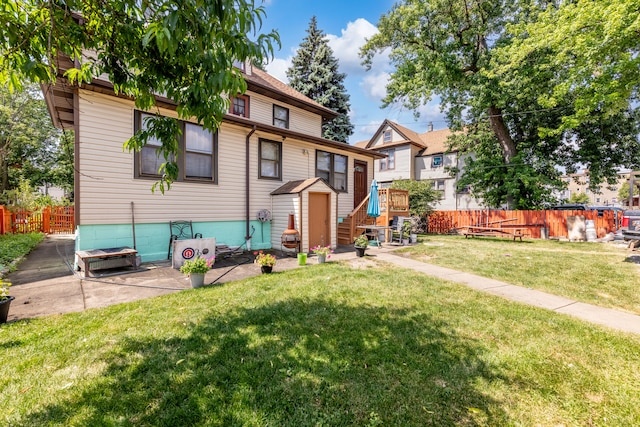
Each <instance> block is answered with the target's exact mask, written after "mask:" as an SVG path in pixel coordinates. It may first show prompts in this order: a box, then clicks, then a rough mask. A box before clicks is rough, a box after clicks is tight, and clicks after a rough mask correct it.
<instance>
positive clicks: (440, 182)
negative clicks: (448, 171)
mask: <svg viewBox="0 0 640 427" xmlns="http://www.w3.org/2000/svg"><path fill="white" fill-rule="evenodd" d="M433 189H434V190H436V191H441V192H442V194H443V195H444V179H436V180H435V181H433Z"/></svg>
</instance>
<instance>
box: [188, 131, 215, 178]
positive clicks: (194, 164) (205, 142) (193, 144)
mask: <svg viewBox="0 0 640 427" xmlns="http://www.w3.org/2000/svg"><path fill="white" fill-rule="evenodd" d="M182 134H183V135H184V151H185V153H184V175H185V178H186V179H198V180H206V181H213V172H214V169H213V160H214V143H213V135H211V132H209V131H208V130H206V129H204V128H203V127H202V126H199V125H195V124H193V123H187V122H184V128H183V131H182Z"/></svg>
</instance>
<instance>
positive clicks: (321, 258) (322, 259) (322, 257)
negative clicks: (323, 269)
mask: <svg viewBox="0 0 640 427" xmlns="http://www.w3.org/2000/svg"><path fill="white" fill-rule="evenodd" d="M326 261H327V256H326V255H322V254H318V264H324V263H325V262H326Z"/></svg>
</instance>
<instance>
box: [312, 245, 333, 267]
mask: <svg viewBox="0 0 640 427" xmlns="http://www.w3.org/2000/svg"><path fill="white" fill-rule="evenodd" d="M311 252H313V253H314V254H316V255H317V256H318V264H322V263H323V262H325V261H326V260H327V259H329V258H331V254H332V253H333V249H331V246H320V245H318V246H314V247H313V248H311Z"/></svg>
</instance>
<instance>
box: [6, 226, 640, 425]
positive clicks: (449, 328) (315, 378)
mask: <svg viewBox="0 0 640 427" xmlns="http://www.w3.org/2000/svg"><path fill="white" fill-rule="evenodd" d="M451 242H456V239H455V238H454V239H452V240H451ZM427 243H433V244H436V243H438V244H440V243H441V244H442V246H435V247H437V248H440V249H439V250H442V247H445V248H446V247H447V245H449V243H447V241H436V240H435V239H434V240H432V239H431V238H429V239H428V241H427ZM504 243H506V242H499V241H492V242H484V241H478V242H474V244H479V245H489V246H488V247H489V248H491V251H490V252H492V253H495V255H493V256H495V257H497V256H498V255H500V256H502V257H504V258H509V259H512V260H513V261H515V260H518V259H519V257H524V256H525V255H524V254H522V253H520V250H521V249H516V248H524V247H530V248H531V247H533V246H531V245H530V244H528V243H525V244H522V245H519V243H518V244H515V245H507V246H503V244H504ZM511 243H513V242H511ZM422 246H424V247H425V248H427V247H430V246H429V245H422ZM466 247H467V248H469V246H466ZM506 248H509V251H508V254H509V255H511V256H506V255H507V251H506ZM567 248H570V249H571V251H579V252H580V253H581V254H582V253H583V252H584V253H591V252H593V253H591V255H595V253H596V252H601V251H602V249H597V250H596V249H594V250H590V249H588V248H586V247H582V246H577V247H569V246H567ZM541 249H542V247H541ZM551 249H553V248H548V249H545V250H544V251H543V250H540V251H539V252H541V254H540V257H542V256H543V254H544V253H546V252H551V253H552V254H554V256H552V257H550V258H549V262H551V263H552V264H553V265H555V264H560V265H566V264H567V263H568V261H565V260H564V259H563V258H564V256H563V255H562V254H563V252H552V251H551ZM419 250H422V247H416V248H414V249H412V250H411V252H413V251H416V253H415V254H414V255H416V256H421V257H424V256H430V257H432V258H431V260H433V259H434V258H433V257H434V256H435V253H433V252H430V253H424V254H423V253H420V252H419ZM458 250H460V249H459V248H458ZM477 250H478V251H479V252H480V249H477ZM452 251H453V252H456V250H454V249H452ZM536 252H538V251H536ZM442 255H443V252H439V255H438V256H437V258H435V259H436V260H440V259H441V258H442V257H443V256H442ZM576 255H577V254H576ZM459 256H461V257H465V256H466V255H465V254H464V252H462V253H460V254H459ZM469 256H471V255H469ZM475 256H479V255H475ZM532 256H533V259H536V260H538V255H536V254H532ZM573 256H574V255H570V257H573ZM616 256H617V255H616ZM486 257H487V258H491V257H492V256H490V255H489V254H487V255H486ZM600 258H602V256H600ZM537 262H542V259H541V258H540V260H539V261H536V263H537ZM620 262H622V261H620ZM553 265H552V266H549V268H550V269H557V270H558V271H560V270H561V266H558V267H553ZM583 265H585V267H586V268H587V269H588V270H585V275H587V272H589V271H591V270H590V269H591V268H592V266H587V263H583ZM624 265H626V263H625V264H624ZM459 267H460V268H463V267H464V268H468V267H467V266H463V265H460V266H459ZM634 267H637V266H634ZM505 269H507V268H505V267H503V268H502V269H498V270H505ZM549 271H556V270H549ZM576 274H577V273H576ZM558 280H559V281H561V279H560V278H558ZM607 292H611V291H607ZM0 348H2V349H3V355H4V359H3V363H2V365H0V389H1V390H3V392H2V393H1V394H0V407H2V408H3V411H1V412H0V424H2V425H11V426H40V425H45V424H46V425H65V426H67V425H77V426H85V425H131V426H133V425H136V426H139V425H149V426H151V425H153V426H157V425H165V426H175V425H248V426H267V425H273V426H282V425H290V426H304V425H358V426H360V425H365V426H375V425H415V426H424V425H499V426H503V425H540V426H557V425H585V426H586V425H607V426H628V425H639V424H640V410H639V409H638V408H639V407H640V395H639V394H638V392H637V389H638V384H640V337H637V336H633V335H626V334H622V333H616V332H612V331H609V330H606V329H604V328H600V327H597V326H593V325H590V324H587V323H584V322H581V321H578V320H574V319H572V318H569V317H566V316H562V315H558V314H554V313H551V312H548V311H545V310H541V309H536V308H531V307H526V306H523V305H519V304H516V303H513V302H508V301H504V300H502V299H500V298H497V297H493V296H489V295H485V294H481V293H477V292H475V291H472V290H470V289H468V288H466V287H463V286H460V285H457V284H452V283H445V282H442V281H439V280H436V279H432V278H429V277H427V276H423V275H417V274H415V273H414V272H412V271H407V270H402V269H396V268H387V267H384V266H380V267H368V268H353V266H352V265H350V264H347V263H335V262H334V263H329V264H322V265H313V266H309V267H307V268H304V269H299V270H291V271H287V272H283V273H277V274H273V275H263V276H260V277H257V278H253V279H247V280H243V281H238V282H233V283H228V284H225V285H223V286H217V287H206V288H200V289H194V290H188V291H184V292H180V293H178V294H172V295H168V296H164V297H159V298H154V299H149V300H145V301H139V302H135V303H128V304H122V305H117V306H112V307H108V308H105V309H100V310H90V311H86V312H83V313H74V314H69V315H64V316H51V317H47V318H41V319H33V320H30V321H22V322H17V323H13V324H7V325H3V326H2V327H1V328H0Z"/></svg>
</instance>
